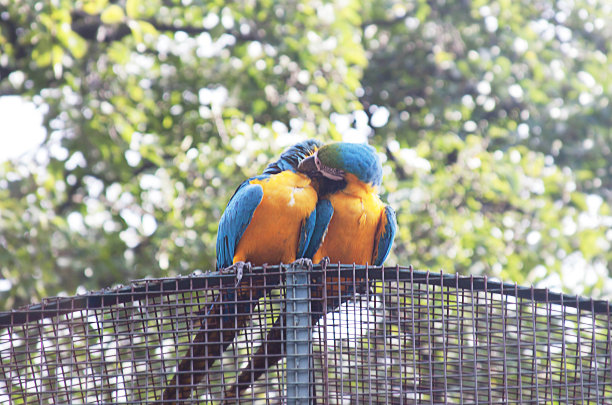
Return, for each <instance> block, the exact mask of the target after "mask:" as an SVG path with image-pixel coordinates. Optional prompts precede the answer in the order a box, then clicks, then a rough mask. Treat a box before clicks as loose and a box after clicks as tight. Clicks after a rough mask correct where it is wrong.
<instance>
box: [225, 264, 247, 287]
mask: <svg viewBox="0 0 612 405" xmlns="http://www.w3.org/2000/svg"><path fill="white" fill-rule="evenodd" d="M252 268H253V265H251V262H236V263H234V264H232V265H231V266H228V267H226V268H224V269H221V273H223V274H235V275H236V281H237V282H240V281H241V280H242V276H243V275H244V270H245V269H246V270H247V271H248V272H250V271H251V269H252Z"/></svg>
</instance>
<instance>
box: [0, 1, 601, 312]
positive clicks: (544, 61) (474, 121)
mask: <svg viewBox="0 0 612 405" xmlns="http://www.w3.org/2000/svg"><path fill="white" fill-rule="evenodd" d="M609 15H610V7H609V6H608V5H607V3H606V2H605V1H603V0H600V1H595V2H593V1H586V0H577V1H575V2H571V3H568V2H553V1H550V0H542V1H538V2H535V3H534V2H531V1H526V0H523V1H515V2H509V1H504V0H499V1H491V2H484V1H474V2H472V3H470V4H469V5H468V4H466V3H465V2H443V1H437V2H436V1H434V2H426V1H420V0H419V1H411V2H405V1H401V2H400V1H389V0H371V1H366V2H358V1H356V0H349V1H343V2H336V3H334V2H331V3H330V2H323V1H321V2H314V3H312V2H297V3H292V5H291V6H288V5H286V4H282V3H279V2H272V1H268V2H236V3H228V4H226V2H219V1H209V2H205V3H201V2H160V1H153V2H145V1H142V0H127V1H119V2H112V3H111V2H108V1H106V0H87V1H79V2H76V3H75V2H72V1H67V0H61V1H56V2H36V1H33V0H16V1H15V0H12V1H7V0H0V47H1V49H2V51H1V52H0V95H5V94H19V95H21V96H23V97H26V98H30V99H31V100H33V101H34V102H36V103H37V104H40V105H45V106H46V109H47V113H46V115H45V120H44V126H45V128H46V130H47V139H46V141H45V144H44V145H43V146H42V150H41V151H40V152H39V153H38V154H36V157H35V158H34V159H32V160H31V161H13V162H5V163H2V166H1V167H0V258H1V260H0V272H1V277H2V278H4V279H6V280H8V281H10V283H11V285H12V287H11V288H10V290H8V291H6V292H3V293H0V302H1V304H0V306H2V307H5V308H8V307H12V306H15V305H19V304H23V303H26V302H29V301H38V300H40V298H41V297H44V296H49V295H54V294H58V293H67V294H73V293H74V292H75V291H77V289H78V288H80V289H81V290H82V289H99V288H102V287H105V286H109V285H112V284H115V283H125V282H127V281H128V280H130V279H134V278H140V277H146V276H155V277H157V276H164V275H173V274H177V273H188V272H191V271H193V270H195V269H198V268H199V269H210V268H212V267H213V266H214V257H215V252H214V242H215V236H216V228H217V222H218V220H219V217H220V216H221V213H222V211H223V208H224V207H225V204H226V203H227V200H228V199H229V197H230V196H231V194H232V192H233V190H234V189H235V187H236V186H237V185H238V184H239V183H240V182H241V181H242V180H243V179H244V178H246V177H248V176H251V175H254V174H256V173H258V172H260V171H261V169H262V168H263V167H264V166H265V164H266V163H268V162H269V161H270V160H271V159H272V158H273V157H274V156H276V155H278V153H279V152H280V151H281V150H282V149H283V148H284V147H285V146H287V145H289V144H291V143H293V142H295V141H296V140H298V139H300V137H312V136H316V137H319V138H321V139H322V140H324V141H330V140H339V139H342V136H343V135H342V133H343V130H341V128H336V126H335V124H336V123H337V122H338V121H337V120H336V119H335V118H334V117H336V118H337V117H338V116H340V115H343V114H348V115H349V116H351V117H354V118H355V121H359V119H358V118H359V116H365V117H367V124H366V129H367V130H368V131H369V133H370V138H371V139H370V142H371V143H372V144H374V145H375V146H376V147H377V148H378V149H379V150H380V151H381V152H384V154H385V155H386V157H387V161H386V162H385V182H384V190H383V191H384V196H385V198H386V199H388V200H389V202H390V203H391V204H392V205H393V206H394V207H395V209H396V210H397V212H398V221H399V233H398V238H397V242H396V246H395V249H394V251H393V253H392V255H391V257H390V259H389V260H388V262H389V263H401V264H409V263H412V264H413V265H415V267H419V268H430V269H433V270H437V269H439V268H443V269H444V270H445V271H447V272H455V271H456V272H461V273H464V274H468V273H473V274H482V273H486V274H489V275H493V276H496V277H500V278H504V279H512V280H516V281H517V282H520V283H538V282H541V283H543V284H544V285H547V283H556V285H563V286H565V287H568V288H570V287H571V288H573V289H574V291H577V292H581V293H588V294H593V295H599V296H601V295H610V294H611V293H612V286H611V284H610V282H609V281H608V280H607V275H608V272H609V271H610V266H611V264H610V263H612V260H610V259H611V254H610V253H609V250H610V249H609V246H610V240H611V239H612V233H611V232H610V231H609V228H610V225H611V222H612V220H611V219H610V218H611V217H610V211H609V204H610V203H611V202H612V181H611V180H610V179H611V178H612V176H610V173H612V166H611V162H612V156H611V154H612V151H611V148H610V145H612V132H611V131H610V128H612V118H611V117H612V111H611V109H612V106H610V103H609V100H610V99H611V96H612V77H611V75H610V74H609V72H610V70H611V68H612V66H611V64H612V51H611V50H610V48H609V44H610V43H612V31H610V27H609V26H607V25H606V24H603V23H602V21H604V20H605V19H606V18H607V17H609ZM382 107H384V109H383V108H382ZM385 109H386V111H387V112H388V113H389V116H388V119H387V120H383V121H380V120H378V121H377V119H376V114H377V110H380V111H383V112H384V111H385ZM338 114H340V115H338ZM360 114H361V115H360ZM351 125H353V126H354V127H359V125H361V124H358V122H353V123H352V124H351ZM362 127H363V125H362ZM570 258H571V259H572V260H569V259H570ZM572 265H574V266H580V267H579V268H569V267H568V266H570V267H571V266H572ZM601 269H604V271H603V272H602V271H601ZM577 285H578V287H577Z"/></svg>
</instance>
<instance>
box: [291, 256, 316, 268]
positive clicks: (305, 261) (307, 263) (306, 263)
mask: <svg viewBox="0 0 612 405" xmlns="http://www.w3.org/2000/svg"><path fill="white" fill-rule="evenodd" d="M293 264H295V265H297V266H301V267H312V260H310V259H309V258H307V257H302V258H299V259H297V260H296V261H294V262H293Z"/></svg>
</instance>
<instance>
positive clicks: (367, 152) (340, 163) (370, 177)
mask: <svg viewBox="0 0 612 405" xmlns="http://www.w3.org/2000/svg"><path fill="white" fill-rule="evenodd" d="M317 155H318V158H319V160H320V161H321V163H323V164H324V165H325V166H328V167H332V168H334V169H340V170H343V171H345V172H347V173H351V174H354V175H355V176H357V178H358V179H359V180H361V181H362V182H364V183H367V184H372V185H375V186H380V184H381V183H382V165H381V164H380V160H379V159H378V155H377V154H376V150H375V149H374V148H373V147H371V146H369V145H365V144H362V143H347V142H338V143H332V144H329V145H325V146H323V147H322V148H321V149H319V151H318V152H317Z"/></svg>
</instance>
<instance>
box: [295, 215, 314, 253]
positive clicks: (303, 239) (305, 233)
mask: <svg viewBox="0 0 612 405" xmlns="http://www.w3.org/2000/svg"><path fill="white" fill-rule="evenodd" d="M316 220H317V209H316V207H315V209H314V210H313V211H312V212H311V213H310V215H309V216H308V218H306V219H305V220H304V221H303V222H302V228H301V229H300V240H299V241H298V251H297V256H296V257H297V258H298V259H300V258H302V257H308V258H309V259H310V258H312V256H304V254H305V253H306V249H307V248H308V244H309V243H310V240H311V239H312V232H313V230H314V229H315V224H316Z"/></svg>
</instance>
